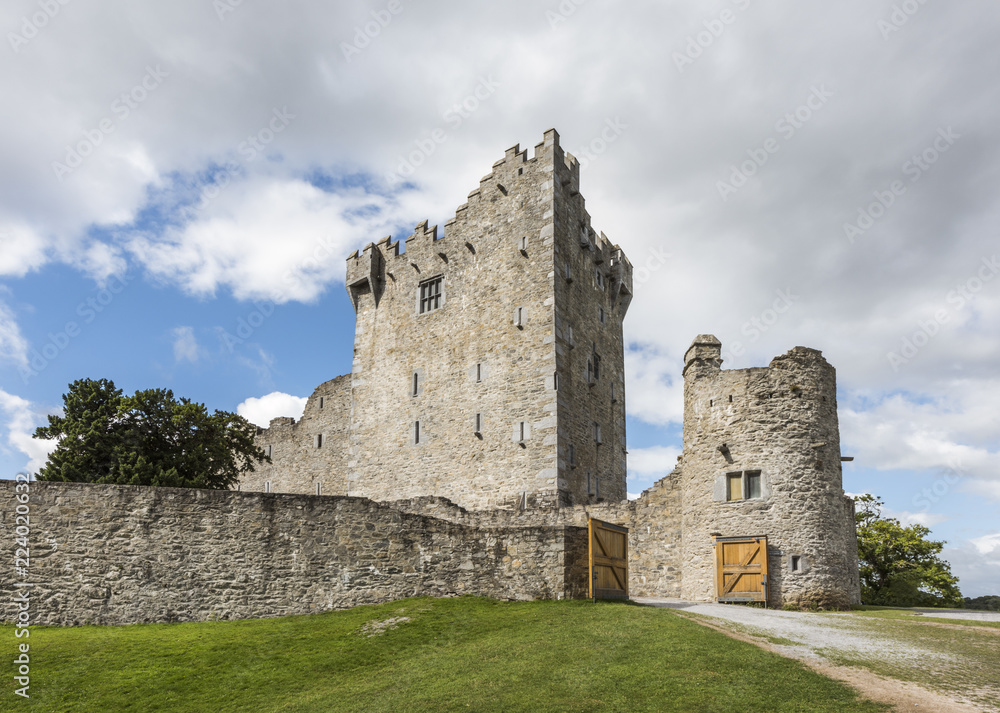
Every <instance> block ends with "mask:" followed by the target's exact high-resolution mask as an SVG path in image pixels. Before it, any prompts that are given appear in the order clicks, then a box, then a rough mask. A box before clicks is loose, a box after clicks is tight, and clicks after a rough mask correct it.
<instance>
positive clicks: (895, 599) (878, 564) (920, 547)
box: [854, 494, 964, 607]
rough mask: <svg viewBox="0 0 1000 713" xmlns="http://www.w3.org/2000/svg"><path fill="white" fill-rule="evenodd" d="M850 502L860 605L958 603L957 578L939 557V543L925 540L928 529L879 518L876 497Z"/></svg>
mask: <svg viewBox="0 0 1000 713" xmlns="http://www.w3.org/2000/svg"><path fill="white" fill-rule="evenodd" d="M854 502H855V503H856V507H857V511H856V516H855V517H856V519H857V524H858V559H859V560H860V565H861V599H862V600H863V601H864V602H865V604H880V605H885V606H903V607H913V606H931V607H934V606H937V607H942V606H954V607H961V606H962V605H963V603H964V602H963V600H962V595H961V593H960V592H959V590H958V577H956V576H955V575H953V574H952V573H951V565H949V564H948V563H947V562H946V561H945V560H943V559H941V558H940V557H938V555H939V554H940V553H941V550H942V548H943V547H944V544H945V543H944V542H934V541H931V540H928V539H926V538H927V535H929V534H930V532H931V531H930V530H929V529H928V528H926V527H924V526H923V525H908V526H906V527H904V526H903V525H902V524H900V522H899V520H896V519H895V518H891V517H882V507H883V503H882V499H881V498H878V497H875V496H874V495H869V494H865V495H860V496H858V497H856V498H855V499H854Z"/></svg>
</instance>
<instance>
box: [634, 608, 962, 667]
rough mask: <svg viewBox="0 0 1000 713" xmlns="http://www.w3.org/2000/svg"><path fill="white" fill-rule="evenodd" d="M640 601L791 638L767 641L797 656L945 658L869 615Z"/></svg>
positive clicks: (907, 660) (947, 658)
mask: <svg viewBox="0 0 1000 713" xmlns="http://www.w3.org/2000/svg"><path fill="white" fill-rule="evenodd" d="M635 601H636V602H638V603H640V604H648V605H651V606H657V607H667V608H670V609H678V610H683V611H685V612H690V613H692V614H702V615H704V616H711V617H715V618H717V619H725V620H726V621H729V622H733V623H734V624H738V625H739V626H740V627H741V628H743V629H744V630H745V632H746V633H750V634H756V635H758V636H760V635H764V636H767V637H771V638H778V639H788V640H789V641H792V642H794V643H778V642H772V647H773V648H774V649H775V650H777V651H778V652H779V653H782V654H785V655H786V656H793V657H795V658H799V659H819V658H824V657H823V656H822V653H821V652H823V651H839V652H843V653H850V654H858V655H861V656H862V657H864V658H869V657H871V656H878V657H880V658H883V659H885V658H891V659H894V660H896V661H898V662H899V663H907V664H913V663H914V662H917V661H924V662H928V660H929V659H936V660H939V661H950V660H951V657H950V656H948V655H946V654H940V653H936V652H931V651H928V650H927V649H924V648H919V647H915V646H909V645H907V644H903V643H900V642H899V641H895V640H893V639H890V638H886V637H881V636H879V635H878V634H876V633H874V632H873V631H872V621H871V620H870V619H867V620H866V619H853V618H851V617H849V616H831V615H829V614H812V613H809V612H788V611H780V610H777V609H757V608H754V607H745V606H734V605H731V604H712V603H702V602H685V601H680V600H676V599H636V600H635Z"/></svg>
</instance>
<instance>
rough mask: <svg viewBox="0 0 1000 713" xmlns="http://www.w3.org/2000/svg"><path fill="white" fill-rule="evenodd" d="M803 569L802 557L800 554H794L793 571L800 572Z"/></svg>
mask: <svg viewBox="0 0 1000 713" xmlns="http://www.w3.org/2000/svg"><path fill="white" fill-rule="evenodd" d="M801 570H802V557H801V556H800V555H792V571H793V572H799V571H801Z"/></svg>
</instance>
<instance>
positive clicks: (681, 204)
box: [0, 0, 1000, 595]
mask: <svg viewBox="0 0 1000 713" xmlns="http://www.w3.org/2000/svg"><path fill="white" fill-rule="evenodd" d="M899 6H900V5H899V4H898V3H894V2H889V1H882V0H879V1H878V2H870V1H866V2H862V1H861V0H846V1H845V2H843V3H838V4H836V5H830V4H826V5H823V6H816V7H812V6H797V7H795V8H794V9H789V7H788V6H787V4H782V3H778V2H776V0H775V1H767V0H734V1H729V0H725V1H722V2H714V3H708V4H705V3H694V2H680V3H670V4H662V3H633V4H629V5H628V6H627V9H624V6H622V5H620V4H615V3H611V2H602V1H601V0H588V1H587V2H583V1H582V0H566V1H565V2H561V3H560V2H552V3H550V4H545V3H541V4H539V3H529V2H509V3H504V4H502V5H490V6H483V7H480V6H475V5H472V4H463V5H455V4H437V5H430V6H428V5H427V4H410V3H408V2H405V0H401V1H400V2H399V3H392V4H391V7H390V3H379V2H372V3H353V4H350V5H349V6H329V7H326V6H320V5H317V4H313V3H304V2H290V3H283V4H281V5H280V6H264V5H257V4H253V3H247V2H244V3H239V4H236V3H232V2H229V1H228V0H220V2H216V3H214V4H213V3H207V2H194V1H193V0H180V1H179V2H176V3H170V4H169V5H166V6H163V7H138V6H135V5H134V4H129V3H126V2H124V1H123V0H122V1H111V0H104V1H102V2H97V3H84V4H77V3H69V4H66V5H59V8H58V11H57V12H56V13H55V14H54V15H53V16H52V17H49V18H47V19H46V21H45V22H44V26H42V25H38V26H37V27H36V24H38V23H35V22H34V20H33V19H32V18H33V17H34V16H35V13H37V12H38V11H39V5H38V4H37V3H36V2H33V1H30V0H15V2H12V3H9V4H8V8H7V9H8V12H7V13H6V14H5V16H4V17H3V18H0V24H4V27H5V36H6V38H7V46H6V47H4V48H3V49H2V50H0V77H2V79H3V82H4V87H5V90H6V91H5V96H7V97H8V101H5V102H4V106H3V107H0V128H2V129H3V130H2V131H0V157H2V163H0V165H2V166H3V170H2V171H0V182H2V183H0V188H2V190H0V258H2V259H0V465H2V473H0V475H3V477H12V476H13V474H14V473H15V472H17V471H18V470H22V469H24V468H27V467H32V466H37V465H38V464H39V463H40V462H42V460H43V459H44V456H45V444H42V443H39V442H37V441H33V440H32V439H31V438H30V433H31V432H32V431H33V430H34V428H35V427H36V426H38V425H40V424H42V423H44V421H45V415H46V414H47V413H51V412H54V411H55V410H56V409H57V408H58V407H59V405H60V397H61V394H62V393H63V392H64V391H65V389H66V386H67V384H68V383H69V382H71V381H73V380H74V379H77V378H81V377H90V378H100V377H106V378H111V379H113V380H114V381H115V382H116V384H117V385H118V386H120V387H121V388H123V389H125V390H126V391H129V392H131V391H134V390H136V389H141V388H151V387H169V388H172V389H173V390H174V392H175V393H176V394H177V395H180V396H186V397H189V398H192V399H195V400H197V401H201V402H204V403H206V404H207V405H208V406H209V407H210V408H218V409H225V410H240V411H241V412H243V413H245V414H247V415H248V417H251V418H254V419H256V420H257V421H265V422H266V419H267V418H269V417H270V416H272V415H279V414H281V413H289V414H290V415H294V411H295V409H296V408H301V403H302V399H303V398H304V397H305V396H307V395H308V394H309V393H310V392H311V391H312V389H313V388H314V387H315V386H316V385H317V384H318V383H320V382H322V381H324V380H326V379H328V378H331V377H333V376H335V375H338V374H342V373H346V372H347V371H349V369H350V357H351V346H352V338H353V323H354V320H353V312H352V310H351V307H350V303H349V302H348V300H347V298H346V294H345V291H344V286H343V275H344V259H345V258H346V256H347V255H348V254H349V253H350V252H351V251H353V250H354V249H357V248H359V247H361V246H363V245H364V244H366V243H368V242H370V241H372V240H377V239H379V238H381V237H383V236H385V235H389V234H392V235H394V236H396V237H405V236H406V235H407V234H408V233H409V232H410V231H411V230H412V226H413V225H415V224H417V223H418V222H420V221H422V220H424V219H428V220H429V221H430V222H431V224H434V223H438V224H442V225H443V223H444V222H445V221H446V220H447V219H448V218H449V217H450V216H451V215H453V214H454V210H455V208H456V207H457V206H458V205H459V204H461V203H463V202H464V200H465V196H466V195H467V193H468V192H469V191H470V190H472V189H473V188H475V187H476V186H477V185H478V180H479V178H480V177H481V176H482V175H484V174H485V173H487V172H488V171H489V168H490V166H491V165H492V163H493V162H494V161H496V160H497V159H498V158H500V157H502V155H503V152H504V150H505V149H506V148H508V147H509V146H512V145H513V144H515V143H520V144H521V145H522V146H523V147H529V148H530V147H531V146H533V145H534V144H535V143H537V142H538V141H540V140H541V137H542V132H543V131H544V130H545V129H547V128H550V127H553V126H554V127H556V128H557V129H558V130H559V132H560V134H561V136H562V144H563V146H564V148H566V149H567V150H568V151H570V152H571V153H573V154H575V155H576V156H577V157H578V158H579V159H580V160H581V165H582V190H583V194H584V196H585V197H586V198H587V207H588V209H589V210H590V212H591V215H592V216H593V221H594V225H595V227H596V228H597V229H599V230H603V231H604V232H606V233H607V235H608V236H609V238H610V239H611V240H612V241H614V242H616V243H619V244H620V245H621V246H622V247H623V248H624V249H625V251H626V253H627V254H628V255H629V257H630V258H631V260H632V262H633V264H634V265H635V266H636V278H637V294H636V298H635V300H634V302H633V304H632V307H631V309H630V312H629V315H628V318H627V319H626V323H625V329H626V338H627V340H628V352H627V356H626V359H627V379H628V383H627V406H628V418H629V424H628V428H629V468H630V471H629V490H630V491H631V492H640V491H641V490H642V489H643V488H645V487H648V486H649V485H650V484H652V483H653V482H654V481H655V480H656V479H658V478H659V477H662V476H663V475H665V474H666V473H667V472H669V470H670V468H671V467H672V464H673V463H674V462H675V460H676V455H677V453H678V452H679V447H680V431H679V429H680V417H681V410H680V409H681V392H680V382H679V378H680V361H681V357H682V355H683V352H684V350H685V349H686V347H687V346H688V344H690V341H691V339H692V338H693V337H694V336H695V335H696V334H699V333H713V334H715V335H717V336H718V337H719V338H720V339H721V340H722V342H723V345H724V347H723V349H724V356H725V358H726V363H725V367H729V368H741V367H747V366H759V365H766V364H767V363H768V362H769V361H770V359H771V358H772V357H773V356H775V355H778V354H781V353H784V352H785V351H787V350H788V349H790V348H792V347H794V346H796V345H804V346H810V347H814V348H817V349H821V350H822V351H823V352H824V354H825V356H826V357H827V359H828V360H829V361H830V362H831V363H832V364H833V365H834V366H835V367H836V368H837V370H838V379H839V389H840V391H839V408H840V418H841V430H842V441H843V450H844V453H845V455H854V456H856V460H855V461H854V462H853V463H851V464H847V465H846V467H845V471H844V487H845V489H846V490H848V491H849V492H853V493H859V492H873V493H876V494H879V495H881V496H882V497H883V498H884V499H885V501H886V504H887V506H888V508H889V509H890V512H891V514H894V515H896V516H898V517H900V518H901V519H903V520H904V521H907V522H920V523H923V524H926V525H928V526H929V527H931V528H932V531H933V534H934V536H935V537H936V538H939V539H945V540H947V541H948V548H949V549H948V550H946V555H947V556H948V558H949V559H950V560H951V562H952V563H953V565H954V567H955V571H956V572H957V573H958V574H959V575H960V577H961V583H962V589H963V591H964V593H966V594H968V595H979V594H987V593H1000V525H998V522H1000V518H998V517H997V507H998V504H1000V469H998V463H1000V460H998V447H1000V444H998V441H1000V438H998V435H997V434H998V432H1000V417H998V415H997V414H998V410H997V409H996V404H997V403H1000V373H998V359H997V356H998V352H1000V279H997V275H998V274H1000V263H998V262H997V255H998V253H1000V246H998V236H1000V206H998V203H997V199H996V196H997V195H1000V190H998V188H1000V155H998V154H1000V141H998V136H997V133H998V129H997V127H998V126H1000V85H998V84H997V83H996V81H995V78H994V77H993V76H992V75H991V74H990V73H989V72H988V71H987V69H986V68H990V67H996V66H997V65H998V60H1000V46H998V45H997V43H996V42H995V37H996V36H997V32H998V31H1000V11H998V10H996V9H995V8H992V7H985V6H981V5H978V4H973V3H961V2H960V3H952V4H949V5H943V4H940V3H937V4H935V3H926V4H919V3H913V4H912V7H911V6H910V5H908V6H907V7H910V9H911V10H912V12H908V13H907V12H902V11H901V10H898V7H899ZM900 12H902V14H900ZM95 38H96V39H97V40H98V41H95ZM414 40H417V41H416V42H415V41H414ZM68 323H75V325H70V326H69V328H68V329H67V325H68ZM30 371H36V372H37V373H36V374H29V372H30Z"/></svg>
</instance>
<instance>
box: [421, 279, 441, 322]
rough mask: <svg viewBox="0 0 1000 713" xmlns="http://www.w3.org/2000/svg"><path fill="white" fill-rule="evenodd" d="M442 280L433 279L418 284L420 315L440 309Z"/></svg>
mask: <svg viewBox="0 0 1000 713" xmlns="http://www.w3.org/2000/svg"><path fill="white" fill-rule="evenodd" d="M443 280H444V278H441V277H435V278H434V279H431V280H426V281H424V282H421V283H420V314H424V313H426V312H431V311H433V310H436V309H439V308H440V307H441V283H442V282H443Z"/></svg>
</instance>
